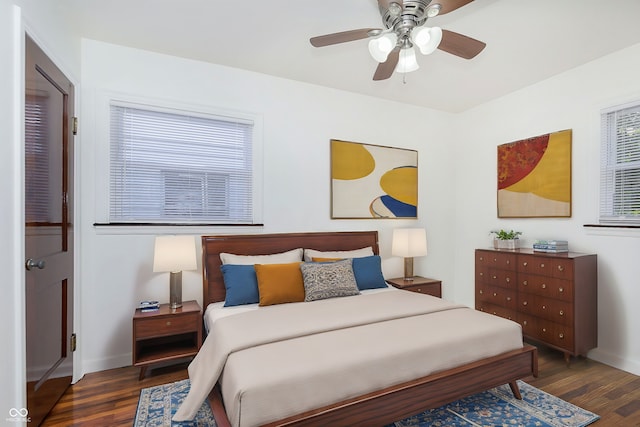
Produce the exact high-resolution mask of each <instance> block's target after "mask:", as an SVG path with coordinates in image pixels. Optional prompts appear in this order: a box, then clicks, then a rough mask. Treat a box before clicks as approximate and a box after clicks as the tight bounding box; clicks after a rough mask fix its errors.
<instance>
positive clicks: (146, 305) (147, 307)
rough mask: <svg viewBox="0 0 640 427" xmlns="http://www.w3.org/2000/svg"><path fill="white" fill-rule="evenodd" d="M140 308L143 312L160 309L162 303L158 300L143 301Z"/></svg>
mask: <svg viewBox="0 0 640 427" xmlns="http://www.w3.org/2000/svg"><path fill="white" fill-rule="evenodd" d="M138 308H139V309H140V311H141V312H143V313H148V312H150V311H158V310H159V309H160V303H159V302H158V301H141V302H140V306H139V307H138Z"/></svg>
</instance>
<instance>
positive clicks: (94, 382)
mask: <svg viewBox="0 0 640 427" xmlns="http://www.w3.org/2000/svg"><path fill="white" fill-rule="evenodd" d="M186 366H187V364H181V365H174V366H167V367H163V368H157V369H153V370H149V371H147V377H146V378H145V379H143V380H142V381H138V372H139V371H138V369H137V368H134V367H125V368H119V369H112V370H109V371H103V372H96V373H91V374H87V375H85V376H84V378H82V379H81V380H80V381H78V383H76V384H74V385H73V386H71V387H70V388H69V389H68V390H67V392H66V393H65V394H64V396H63V397H62V398H61V400H60V401H59V402H58V404H57V405H56V406H55V407H54V408H53V410H52V411H51V413H50V414H49V416H48V417H47V418H46V419H45V421H44V423H43V424H42V425H43V426H65V427H66V426H72V425H74V426H109V427H112V426H131V425H132V422H133V418H134V417H135V413H136V407H137V404H138V397H139V395H140V390H141V389H143V388H146V387H151V386H155V385H159V384H165V383H168V382H173V381H178V380H181V379H184V378H187V371H186ZM539 366H540V375H539V377H538V378H529V379H527V380H526V381H527V382H528V383H529V384H531V385H534V386H536V387H538V388H540V389H542V390H544V391H546V392H547V393H549V394H553V395H555V396H558V397H560V398H562V399H564V400H566V401H568V402H571V403H573V404H575V405H578V406H580V407H582V408H584V409H587V410H589V411H592V412H595V413H596V414H598V415H600V417H601V419H600V420H599V421H597V422H596V423H595V424H593V425H594V426H598V427H604V426H624V427H628V426H630V427H638V426H640V377H638V376H635V375H632V374H629V373H627V372H624V371H620V370H618V369H615V368H612V367H610V366H607V365H603V364H602V363H598V362H595V361H592V360H589V359H584V358H578V359H572V361H571V365H570V366H569V367H567V365H566V364H565V362H564V359H563V356H562V354H561V353H559V352H556V351H551V350H547V349H545V348H544V347H541V348H539Z"/></svg>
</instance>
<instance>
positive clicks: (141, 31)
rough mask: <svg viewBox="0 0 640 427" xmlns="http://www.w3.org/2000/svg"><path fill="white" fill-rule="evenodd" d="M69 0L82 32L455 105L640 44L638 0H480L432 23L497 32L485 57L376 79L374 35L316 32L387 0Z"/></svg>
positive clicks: (369, 16) (372, 13)
mask: <svg viewBox="0 0 640 427" xmlns="http://www.w3.org/2000/svg"><path fill="white" fill-rule="evenodd" d="M60 3H61V7H65V10H66V11H67V12H68V11H71V12H69V13H71V14H72V18H73V20H74V22H75V23H76V24H77V25H78V30H79V31H80V33H81V35H82V36H83V37H87V38H91V39H96V40H101V41H105V42H109V43H115V44H119V45H124V46H130V47H135V48H140V49H146V50H150V51H155V52H160V53H166V54H169V55H174V56H180V57H185V58H192V59H196V60H201V61H206V62H211V63H215V64H220V65H225V66H230V67H235V68H241V69H245V70H250V71H255V72H258V73H264V74H269V75H272V76H278V77H282V78H286V79H292V80H297V81H301V82H307V83H311V84H316V85H321V86H327V87H331V88H336V89H342V90H346V91H350V92H356V93H359V94H364V95H370V96H373V97H378V98H384V99H388V100H393V101H398V102H403V103H408V104H415V105H419V106H424V107H429V108H434V109H438V110H443V111H449V112H461V111H465V110H467V109H469V108H473V107H475V106H477V105H480V104H482V103H485V102H487V101H490V100H492V99H496V98H498V97H501V96H503V95H506V94H508V93H510V92H513V91H515V90H517V89H520V88H522V87H525V86H529V85H531V84H534V83H536V82H538V81H541V80H544V79H547V78H549V77H551V76H553V75H556V74H559V73H562V72H563V71H566V70H569V69H571V68H574V67H577V66H580V65H582V64H584V63H586V62H589V61H591V60H593V59H596V58H599V57H601V56H604V55H606V54H608V53H611V52H614V51H617V50H620V49H623V48H625V47H627V46H631V45H633V44H636V43H640V27H639V26H638V16H640V1H639V0H609V1H606V2H603V1H602V0H537V1H531V0H475V1H474V2H472V3H470V4H468V5H466V6H464V7H462V8H460V9H458V10H455V11H453V12H451V13H449V14H445V15H442V16H437V17H435V18H433V19H430V20H429V22H428V25H430V26H440V27H442V28H444V29H448V30H451V31H455V32H458V33H462V34H464V35H467V36H470V37H473V38H476V39H479V40H482V41H484V42H486V43H487V47H486V48H485V50H484V51H483V52H481V53H480V55H478V56H477V57H476V58H474V59H472V60H465V59H461V58H459V57H456V56H453V55H450V54H448V53H445V52H443V51H440V50H437V51H436V52H434V53H433V54H431V55H429V56H422V55H418V63H419V64H420V69H419V70H418V71H416V72H413V73H408V74H406V75H404V79H403V75H402V74H397V73H394V75H393V76H392V77H391V78H390V79H388V80H384V81H377V82H374V81H372V76H373V73H374V71H375V69H376V66H377V63H376V62H375V61H374V60H373V59H372V58H371V57H370V55H369V53H368V50H367V41H366V40H359V41H354V42H349V43H343V44H340V45H333V46H327V47H323V48H314V47H312V46H311V45H310V44H309V38H310V37H313V36H318V35H323V34H328V33H333V32H337V31H345V30H351V29H357V28H366V27H376V28H377V27H382V22H381V18H380V15H379V13H378V7H377V2H376V0H313V1H311V0H290V1H266V0H244V1H238V0H226V1H222V0H108V1H105V0H63V1H60ZM65 3H66V5H65ZM638 60H640V59H638Z"/></svg>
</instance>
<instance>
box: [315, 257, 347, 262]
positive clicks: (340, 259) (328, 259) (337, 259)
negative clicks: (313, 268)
mask: <svg viewBox="0 0 640 427" xmlns="http://www.w3.org/2000/svg"><path fill="white" fill-rule="evenodd" d="M343 259H344V258H317V257H313V258H311V261H313V262H333V261H342V260H343Z"/></svg>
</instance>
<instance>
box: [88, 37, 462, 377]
mask: <svg viewBox="0 0 640 427" xmlns="http://www.w3.org/2000/svg"><path fill="white" fill-rule="evenodd" d="M82 83H83V96H82V114H81V118H82V123H83V124H82V126H81V127H80V132H81V134H80V138H81V141H82V142H81V144H79V145H80V148H79V155H80V159H81V161H80V172H79V174H80V176H79V179H80V181H81V182H82V193H81V195H80V203H81V204H80V208H81V211H82V218H83V220H82V224H81V228H80V234H81V235H82V238H81V247H82V266H83V268H82V277H81V280H80V282H81V286H82V300H83V311H82V319H83V325H82V326H83V331H82V337H81V342H82V345H83V351H84V353H83V354H84V367H85V370H86V371H87V372H90V371H94V370H99V369H106V368H110V367H114V366H122V365H128V364H130V363H131V317H132V315H133V311H134V309H135V307H136V305H137V303H138V302H139V301H140V300H142V299H158V300H160V301H167V300H168V283H167V282H168V277H167V275H166V274H154V273H152V271H151V263H152V256H153V254H152V252H153V238H154V235H155V234H156V233H162V232H165V233H167V232H168V233H172V232H176V230H171V229H170V230H162V229H158V228H152V229H144V228H133V229H129V230H126V229H119V230H112V229H106V228H104V227H102V228H101V227H99V228H96V227H94V226H93V223H94V222H99V221H101V220H104V215H103V213H102V211H101V206H102V205H103V204H104V203H103V201H104V200H105V198H106V197H107V194H105V192H104V191H103V190H102V185H101V183H102V182H103V180H104V176H103V175H102V174H100V176H96V175H97V173H96V171H99V170H100V169H101V167H103V166H104V165H105V163H104V162H105V161H106V160H107V157H106V155H107V153H108V150H107V148H108V139H107V137H108V133H107V129H106V128H105V125H106V124H107V117H106V114H107V112H108V109H107V108H106V102H107V101H108V97H109V96H110V94H114V93H115V94H116V95H114V96H118V97H122V96H124V95H128V96H133V97H147V98H151V99H157V100H159V101H160V102H163V103H166V102H168V103H178V104H192V105H195V106H203V107H205V108H214V109H218V108H220V109H227V110H232V111H233V110H235V111H239V112H244V113H250V114H257V115H259V116H260V117H261V118H262V124H263V129H262V141H263V149H264V165H263V167H264V182H263V186H264V206H263V222H264V224H265V225H264V227H263V228H255V227H254V228H251V227H242V228H240V229H237V228H233V229H215V228H209V229H203V230H195V231H193V234H198V235H201V234H215V233H239V232H242V233H261V232H291V231H322V230H370V229H374V230H378V231H379V232H380V240H381V242H380V243H381V251H382V256H383V258H384V259H385V265H384V267H385V272H386V273H387V274H388V275H391V276H393V277H397V276H399V275H401V273H402V267H401V260H400V259H398V258H393V259H391V258H390V245H391V242H390V236H391V230H392V228H394V227H398V226H414V225H417V224H419V225H421V226H424V227H426V228H427V232H428V233H429V245H430V248H431V249H430V250H431V252H430V255H429V256H428V257H426V258H425V259H423V260H417V262H416V269H415V270H416V273H417V274H423V275H429V276H432V277H438V278H440V279H442V280H443V281H444V286H445V290H444V293H445V296H446V295H448V294H449V293H450V292H451V291H452V284H453V283H452V280H449V279H450V275H451V273H450V272H451V264H450V248H449V247H448V245H449V240H448V238H447V235H446V234H445V232H444V230H441V225H442V224H447V223H448V222H449V219H448V218H449V214H450V208H451V204H450V200H451V199H450V198H449V197H450V194H449V190H450V187H449V186H447V185H443V184H444V183H446V182H452V180H453V177H454V175H453V168H452V167H451V164H450V159H451V155H450V153H451V144H450V142H451V141H450V136H449V131H450V123H451V122H452V120H453V117H452V116H451V115H449V114H445V113H440V112H436V111H431V110H427V109H423V108H416V107H410V106H406V105H402V104H397V103H391V102H387V101H381V100H378V99H374V98H370V97H364V96H361V95H355V94H350V93H346V92H341V91H336V90H331V89H327V88H322V87H318V86H312V85H308V84H303V83H299V82H294V81H289V80H283V79H277V78H273V77H269V76H266V75H261V74H256V73H251V72H246V71H241V70H237V69H231V68H226V67H221V66H216V65H212V64H207V63H203V62H198V61H191V60H185V59H180V58H175V57H169V56H164V55H159V54H155V53H151V52H147V51H141V50H135V49H129V48H124V47H119V46H115V45H110V44H105V43H101V42H97V41H93V40H83V45H82ZM416 129H419V131H416ZM425 129H428V131H425ZM331 138H337V139H343V140H349V141H356V142H365V143H370V144H378V145H388V146H394V147H403V148H410V149H417V150H418V151H419V160H418V161H419V174H420V177H419V179H420V186H419V192H420V200H421V203H420V205H419V220H418V221H412V220H331V219H330V211H329V202H330V200H329V194H330V179H329V154H330V153H329V140H330V139H331ZM447 206H448V207H447ZM183 281H184V284H183V300H188V299H197V300H199V301H200V300H201V272H200V271H198V272H184V273H183Z"/></svg>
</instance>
